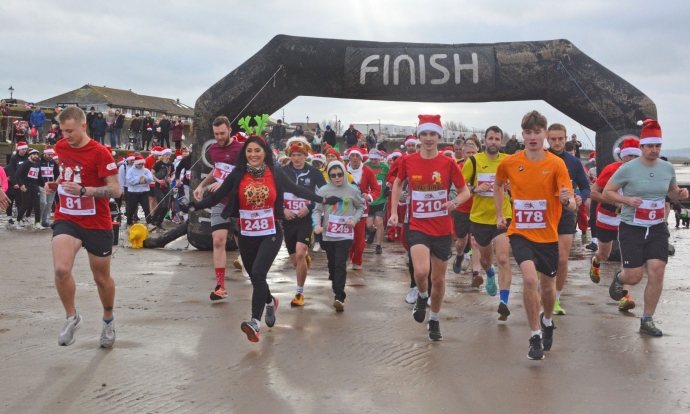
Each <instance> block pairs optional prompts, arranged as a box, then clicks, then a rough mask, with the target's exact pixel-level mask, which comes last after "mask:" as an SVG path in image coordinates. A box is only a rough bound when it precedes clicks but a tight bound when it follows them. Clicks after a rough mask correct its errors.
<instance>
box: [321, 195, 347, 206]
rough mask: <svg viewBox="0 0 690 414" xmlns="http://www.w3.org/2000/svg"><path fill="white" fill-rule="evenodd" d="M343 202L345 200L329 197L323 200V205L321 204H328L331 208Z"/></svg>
mask: <svg viewBox="0 0 690 414" xmlns="http://www.w3.org/2000/svg"><path fill="white" fill-rule="evenodd" d="M341 201H343V199H342V198H340V197H336V196H328V197H326V198H324V199H323V203H321V204H328V205H329V206H332V205H334V204H338V203H340V202H341Z"/></svg>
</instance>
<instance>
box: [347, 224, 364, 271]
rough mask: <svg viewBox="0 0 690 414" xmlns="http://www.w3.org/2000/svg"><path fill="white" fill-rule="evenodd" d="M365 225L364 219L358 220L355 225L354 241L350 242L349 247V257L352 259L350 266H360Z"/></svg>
mask: <svg viewBox="0 0 690 414" xmlns="http://www.w3.org/2000/svg"><path fill="white" fill-rule="evenodd" d="M365 226H366V221H364V220H360V221H359V223H357V225H356V226H355V235H354V241H353V242H352V248H351V249H350V258H351V259H352V266H353V267H354V266H355V265H357V266H362V253H364V245H365V240H364V229H365Z"/></svg>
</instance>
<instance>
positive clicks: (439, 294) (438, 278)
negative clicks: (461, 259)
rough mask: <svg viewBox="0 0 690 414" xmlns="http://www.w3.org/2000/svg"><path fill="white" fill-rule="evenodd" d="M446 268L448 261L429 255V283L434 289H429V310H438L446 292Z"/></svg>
mask: <svg viewBox="0 0 690 414" xmlns="http://www.w3.org/2000/svg"><path fill="white" fill-rule="evenodd" d="M415 247H417V246H415ZM447 269H448V261H447V260H446V261H443V260H441V259H439V258H438V257H436V256H434V255H433V254H432V255H431V283H432V284H433V286H434V289H433V290H432V291H431V308H430V309H431V311H432V312H436V313H438V312H440V311H441V304H442V303H443V297H444V296H445V294H446V270H447Z"/></svg>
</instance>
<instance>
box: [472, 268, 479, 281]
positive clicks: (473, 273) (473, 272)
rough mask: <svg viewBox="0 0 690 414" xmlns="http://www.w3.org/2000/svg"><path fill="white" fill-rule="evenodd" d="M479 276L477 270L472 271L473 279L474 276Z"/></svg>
mask: <svg viewBox="0 0 690 414" xmlns="http://www.w3.org/2000/svg"><path fill="white" fill-rule="evenodd" d="M477 276H479V272H478V271H476V270H473V271H472V278H473V279H474V278H475V277H477Z"/></svg>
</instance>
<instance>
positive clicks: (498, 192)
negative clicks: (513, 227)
mask: <svg viewBox="0 0 690 414" xmlns="http://www.w3.org/2000/svg"><path fill="white" fill-rule="evenodd" d="M503 184H505V183H504V182H503V181H501V180H499V179H498V178H496V180H495V181H494V205H495V206H496V227H498V228H499V229H505V228H506V225H507V223H508V222H507V221H506V218H505V217H503V201H504V199H505V192H504V191H503Z"/></svg>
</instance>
